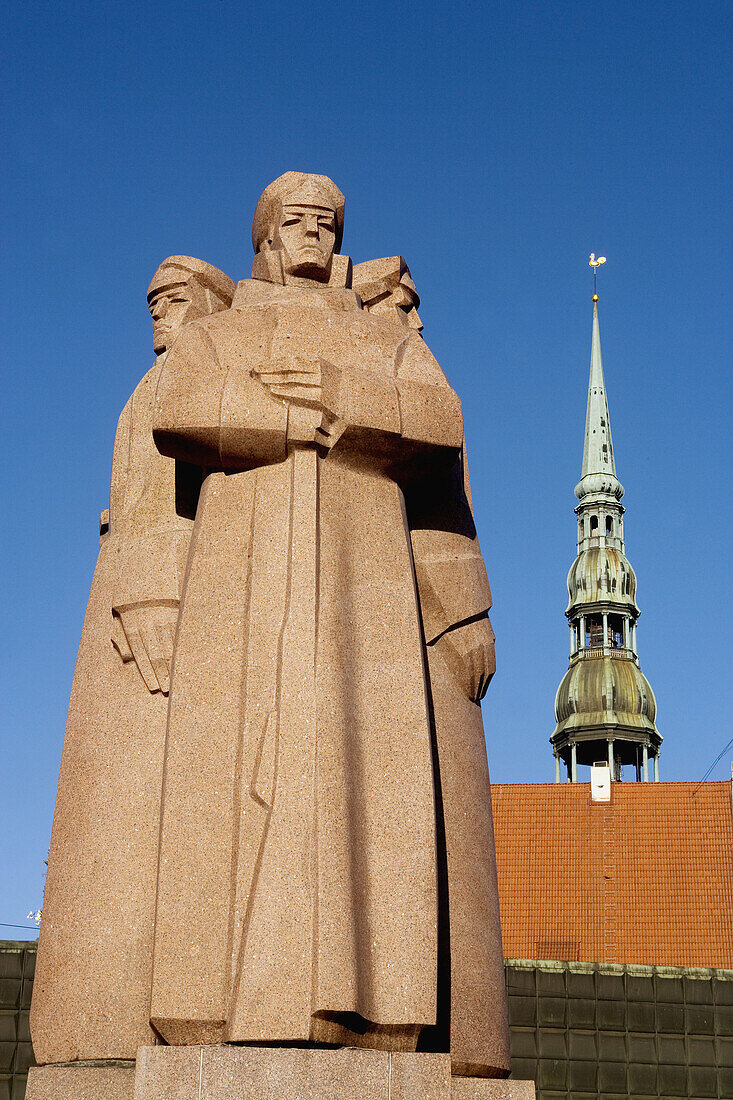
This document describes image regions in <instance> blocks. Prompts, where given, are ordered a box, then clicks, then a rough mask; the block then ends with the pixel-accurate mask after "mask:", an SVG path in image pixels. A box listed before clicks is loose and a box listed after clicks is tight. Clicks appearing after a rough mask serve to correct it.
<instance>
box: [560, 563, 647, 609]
mask: <svg viewBox="0 0 733 1100" xmlns="http://www.w3.org/2000/svg"><path fill="white" fill-rule="evenodd" d="M568 597H569V601H568V607H567V612H566V614H567V613H569V612H570V611H572V610H573V608H576V607H578V606H580V605H583V604H597V603H600V604H604V603H612V604H618V605H619V606H620V607H623V608H626V609H627V610H629V611H631V612H632V613H633V614H634V616H635V617H636V616H638V614H639V609H638V607H637V606H636V574H635V573H634V570H633V569H632V568H631V565H630V564H629V561H628V558H626V556H625V555H624V554H622V553H621V551H620V550H615V549H613V548H612V547H609V546H594V547H591V548H590V549H588V550H582V551H581V552H580V553H579V554H578V556H577V558H576V559H575V561H574V562H573V564H572V565H571V567H570V572H569V573H568Z"/></svg>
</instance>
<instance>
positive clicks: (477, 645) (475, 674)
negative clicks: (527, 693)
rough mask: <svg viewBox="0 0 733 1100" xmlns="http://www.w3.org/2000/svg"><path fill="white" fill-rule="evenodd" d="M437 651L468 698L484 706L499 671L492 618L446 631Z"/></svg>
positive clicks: (436, 644)
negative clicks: (488, 690)
mask: <svg viewBox="0 0 733 1100" xmlns="http://www.w3.org/2000/svg"><path fill="white" fill-rule="evenodd" d="M433 648H434V649H435V650H436V652H438V653H440V655H441V657H442V658H443V660H444V661H445V663H446V664H447V666H448V668H449V669H450V670H451V672H452V673H453V675H454V677H455V678H456V680H457V681H458V683H459V684H460V686H461V688H462V690H463V693H464V694H465V695H466V697H467V698H468V699H471V700H473V702H474V703H480V702H481V700H482V699H483V697H484V695H485V694H486V689H487V688H488V686H489V683H490V681H491V677H492V676H493V675H494V672H495V671H496V656H495V654H494V631H493V630H492V628H491V623H490V622H489V618H488V616H487V615H485V616H483V617H482V618H480V619H474V620H473V621H472V622H468V623H462V624H461V625H460V626H456V627H453V629H452V630H448V631H446V633H445V634H441V636H440V637H439V638H438V639H437V641H436V642H434V643H433Z"/></svg>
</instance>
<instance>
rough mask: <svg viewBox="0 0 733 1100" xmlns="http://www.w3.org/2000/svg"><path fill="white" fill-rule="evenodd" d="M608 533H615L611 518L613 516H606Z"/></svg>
mask: <svg viewBox="0 0 733 1100" xmlns="http://www.w3.org/2000/svg"><path fill="white" fill-rule="evenodd" d="M606 534H607V535H612V534H613V519H612V518H611V516H606Z"/></svg>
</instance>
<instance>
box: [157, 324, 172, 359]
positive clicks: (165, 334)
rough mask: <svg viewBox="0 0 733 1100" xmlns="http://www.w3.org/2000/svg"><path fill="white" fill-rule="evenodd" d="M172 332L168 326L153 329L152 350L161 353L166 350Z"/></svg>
mask: <svg viewBox="0 0 733 1100" xmlns="http://www.w3.org/2000/svg"><path fill="white" fill-rule="evenodd" d="M172 337H173V334H172V332H171V330H170V329H169V328H161V329H153V351H154V352H155V354H156V355H161V354H162V353H163V352H164V351H167V350H168V347H169V345H170V343H171V340H172Z"/></svg>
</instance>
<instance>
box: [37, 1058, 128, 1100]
mask: <svg viewBox="0 0 733 1100" xmlns="http://www.w3.org/2000/svg"><path fill="white" fill-rule="evenodd" d="M134 1088H135V1067H134V1066H36V1067H34V1068H32V1069H31V1070H29V1072H28V1087H27V1089H26V1094H25V1095H26V1100H133V1093H134Z"/></svg>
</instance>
